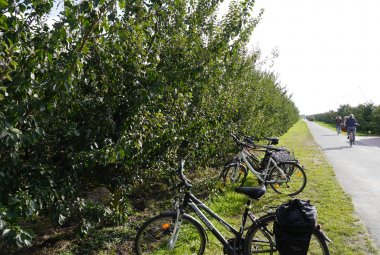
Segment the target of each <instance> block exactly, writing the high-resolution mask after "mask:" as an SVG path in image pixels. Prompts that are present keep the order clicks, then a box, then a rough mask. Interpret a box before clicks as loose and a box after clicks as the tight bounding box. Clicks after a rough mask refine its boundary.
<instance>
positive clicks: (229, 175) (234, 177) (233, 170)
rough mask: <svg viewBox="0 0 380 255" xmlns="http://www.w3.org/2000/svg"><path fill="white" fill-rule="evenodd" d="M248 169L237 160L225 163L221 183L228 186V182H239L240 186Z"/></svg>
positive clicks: (245, 177)
mask: <svg viewBox="0 0 380 255" xmlns="http://www.w3.org/2000/svg"><path fill="white" fill-rule="evenodd" d="M247 175H248V171H247V168H246V167H245V166H243V165H242V164H240V163H239V162H232V163H229V164H227V165H226V166H225V167H224V169H223V174H222V178H223V184H224V186H228V185H229V184H230V183H237V182H240V186H241V185H243V184H244V183H245V180H246V179H247Z"/></svg>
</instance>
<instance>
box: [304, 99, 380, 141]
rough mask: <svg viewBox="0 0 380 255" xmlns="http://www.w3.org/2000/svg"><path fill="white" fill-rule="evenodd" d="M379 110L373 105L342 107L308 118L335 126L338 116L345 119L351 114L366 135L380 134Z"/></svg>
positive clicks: (379, 107) (359, 128) (378, 107)
mask: <svg viewBox="0 0 380 255" xmlns="http://www.w3.org/2000/svg"><path fill="white" fill-rule="evenodd" d="M379 109H380V106H376V105H374V104H373V103H366V104H360V105H358V106H356V107H352V106H350V105H341V106H339V108H338V109H337V111H329V112H326V113H320V114H315V115H311V116H308V119H310V118H314V119H315V120H317V121H322V122H325V123H330V124H335V118H336V116H341V117H342V118H343V117H345V116H348V115H350V114H354V116H355V118H356V120H357V121H358V123H359V124H360V126H359V127H358V130H360V131H362V132H364V133H371V134H380V129H379V126H380V117H379Z"/></svg>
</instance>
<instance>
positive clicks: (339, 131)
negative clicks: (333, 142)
mask: <svg viewBox="0 0 380 255" xmlns="http://www.w3.org/2000/svg"><path fill="white" fill-rule="evenodd" d="M336 132H337V134H338V135H339V134H340V133H341V132H342V126H341V125H340V124H337V125H336Z"/></svg>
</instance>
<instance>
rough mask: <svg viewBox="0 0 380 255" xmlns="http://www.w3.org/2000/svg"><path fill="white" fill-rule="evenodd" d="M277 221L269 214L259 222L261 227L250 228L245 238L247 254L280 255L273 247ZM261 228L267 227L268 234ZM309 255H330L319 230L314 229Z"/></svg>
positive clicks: (253, 226)
mask: <svg viewBox="0 0 380 255" xmlns="http://www.w3.org/2000/svg"><path fill="white" fill-rule="evenodd" d="M275 220H276V216H275V215H274V214H268V215H266V216H263V217H262V218H260V219H259V221H258V222H260V226H256V225H255V224H254V225H252V226H251V227H250V229H249V230H248V232H247V235H246V237H245V246H244V251H245V254H270V255H278V254H279V253H278V251H277V250H276V247H275V245H273V244H274V240H275V239H274V234H273V223H274V221H275ZM261 227H265V228H266V229H267V230H268V233H267V232H262V231H260V230H259V228H261ZM263 233H265V234H263ZM269 238H270V239H269ZM307 255H330V251H329V248H328V246H327V243H326V240H325V237H324V235H323V234H322V232H321V231H320V230H319V229H317V228H315V229H314V232H313V234H312V236H311V240H310V246H309V251H308V253H307Z"/></svg>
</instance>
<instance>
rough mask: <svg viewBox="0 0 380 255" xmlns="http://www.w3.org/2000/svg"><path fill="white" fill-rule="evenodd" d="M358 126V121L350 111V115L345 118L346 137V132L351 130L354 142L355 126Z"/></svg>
mask: <svg viewBox="0 0 380 255" xmlns="http://www.w3.org/2000/svg"><path fill="white" fill-rule="evenodd" d="M357 126H359V123H358V122H357V121H356V119H355V117H354V115H353V114H352V113H351V114H350V116H348V118H347V119H346V129H347V139H348V138H349V137H348V134H349V133H350V132H352V134H353V138H354V144H355V136H356V127H357Z"/></svg>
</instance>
